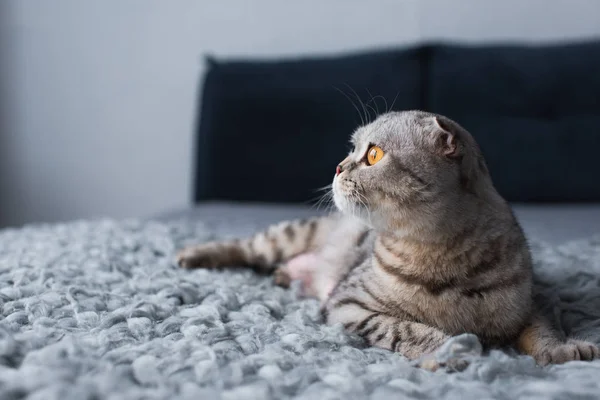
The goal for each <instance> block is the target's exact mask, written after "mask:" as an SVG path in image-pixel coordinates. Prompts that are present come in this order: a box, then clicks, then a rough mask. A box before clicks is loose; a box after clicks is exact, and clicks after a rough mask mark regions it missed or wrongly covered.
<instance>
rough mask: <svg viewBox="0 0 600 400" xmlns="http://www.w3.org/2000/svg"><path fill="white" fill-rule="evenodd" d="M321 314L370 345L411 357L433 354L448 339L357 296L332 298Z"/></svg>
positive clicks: (441, 333)
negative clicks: (340, 324) (381, 309)
mask: <svg viewBox="0 0 600 400" xmlns="http://www.w3.org/2000/svg"><path fill="white" fill-rule="evenodd" d="M324 315H325V318H326V319H327V322H328V323H329V324H333V323H338V322H341V323H342V324H343V326H344V328H345V329H346V330H348V331H350V332H353V333H356V334H357V335H359V336H361V337H363V338H364V339H365V340H366V341H367V342H368V343H369V344H370V345H371V346H375V347H380V348H383V349H387V350H391V351H395V352H398V353H400V354H402V355H403V356H405V357H406V358H408V359H410V360H416V359H418V358H420V357H421V356H423V355H425V354H430V353H433V352H434V351H436V350H437V349H438V348H440V347H441V346H442V345H443V344H444V343H445V342H446V341H447V340H448V339H449V338H450V336H449V335H447V334H446V333H444V332H443V331H441V330H440V329H438V328H436V327H433V326H430V325H426V324H422V323H420V322H414V321H410V320H409V319H408V318H406V319H405V318H401V317H398V316H393V315H389V314H387V313H385V312H382V311H379V310H377V307H374V306H373V305H371V304H368V303H367V302H365V301H362V300H361V299H359V298H350V297H346V298H342V299H340V300H336V299H333V301H332V302H330V303H329V304H328V305H327V307H326V308H325V310H324Z"/></svg>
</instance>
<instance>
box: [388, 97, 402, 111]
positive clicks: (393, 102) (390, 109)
mask: <svg viewBox="0 0 600 400" xmlns="http://www.w3.org/2000/svg"><path fill="white" fill-rule="evenodd" d="M399 94H400V92H398V93H396V97H394V101H392V105H391V106H390V108H389V109H388V110H387V111H386V112H390V111H394V104H396V100H398V95H399Z"/></svg>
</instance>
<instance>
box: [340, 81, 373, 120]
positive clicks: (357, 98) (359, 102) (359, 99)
mask: <svg viewBox="0 0 600 400" xmlns="http://www.w3.org/2000/svg"><path fill="white" fill-rule="evenodd" d="M344 85H346V86H347V87H348V89H350V90H351V91H352V93H354V96H355V97H356V100H358V104H360V105H361V107H362V109H363V112H364V113H365V118H366V121H367V123H370V122H371V121H369V116H368V114H367V108H366V107H365V103H364V102H363V101H362V99H361V98H360V96H359V95H358V93H356V90H354V89H353V88H352V86H350V85H348V84H347V83H344Z"/></svg>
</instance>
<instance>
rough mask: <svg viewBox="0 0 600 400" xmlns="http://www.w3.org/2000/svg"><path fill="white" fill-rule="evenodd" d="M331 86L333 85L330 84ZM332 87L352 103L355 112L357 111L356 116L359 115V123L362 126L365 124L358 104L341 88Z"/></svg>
mask: <svg viewBox="0 0 600 400" xmlns="http://www.w3.org/2000/svg"><path fill="white" fill-rule="evenodd" d="M332 86H333V85H332ZM333 88H334V89H335V90H337V91H338V92H340V93H341V94H342V95H343V96H344V97H345V98H347V99H348V101H349V102H350V104H352V107H354V109H355V110H356V112H357V113H358V116H359V117H360V124H361V125H362V126H364V125H366V123H365V120H364V118H363V115H362V114H361V112H360V110H359V109H358V106H357V105H356V104H354V101H352V99H351V98H350V96H348V95H347V94H346V93H345V92H344V91H343V90H341V89H339V88H338V87H336V86H333Z"/></svg>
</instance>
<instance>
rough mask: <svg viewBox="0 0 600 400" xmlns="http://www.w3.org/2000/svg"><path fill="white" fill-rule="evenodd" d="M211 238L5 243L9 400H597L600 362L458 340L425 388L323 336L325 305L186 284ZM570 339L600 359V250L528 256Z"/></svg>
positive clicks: (266, 292)
mask: <svg viewBox="0 0 600 400" xmlns="http://www.w3.org/2000/svg"><path fill="white" fill-rule="evenodd" d="M214 229H215V227H211V228H209V227H207V226H203V225H202V224H194V225H191V224H190V225H186V224H184V223H179V222H173V223H168V224H161V223H152V222H135V221H126V222H114V221H98V222H75V223H70V224H63V225H43V226H31V227H25V228H23V229H16V230H4V231H0V307H1V308H0V310H1V313H0V399H18V398H24V397H30V398H34V399H43V400H50V399H71V398H72V399H100V398H102V399H104V398H107V399H113V398H114V399H117V398H123V399H125V398H126V399H138V398H139V399H141V398H144V399H173V398H182V399H212V398H215V399H216V398H222V399H269V398H277V399H280V398H292V397H295V398H304V399H317V398H318V399H337V398H344V399H354V398H367V397H368V398H374V399H385V398H417V399H441V398H461V399H484V398H503V399H516V398H519V397H526V398H544V399H545V398H556V399H566V398H577V399H588V398H589V399H592V398H598V397H600V361H595V362H591V363H589V362H571V363H568V364H565V365H560V366H550V367H545V368H540V367H537V366H536V365H535V363H534V362H533V360H532V359H531V358H529V357H525V356H517V355H516V354H515V353H514V352H510V351H509V352H503V351H499V350H494V351H492V352H491V353H490V354H482V353H481V347H480V345H479V343H478V342H477V340H476V338H474V337H473V336H471V335H463V336H460V337H457V338H454V339H452V340H451V341H450V342H449V343H448V344H447V345H446V346H445V347H444V348H443V349H442V350H440V352H439V355H438V356H439V358H440V359H441V360H443V358H444V357H449V356H456V355H458V354H461V355H462V356H464V357H466V358H468V359H469V360H470V365H469V367H468V368H467V369H466V370H464V371H462V372H455V373H448V372H447V371H446V370H444V369H440V370H438V371H436V372H429V371H425V370H422V369H418V368H415V367H414V366H413V365H412V364H411V363H409V362H408V361H407V360H406V359H404V358H403V357H401V356H400V355H398V354H394V353H391V352H388V351H384V350H380V349H375V348H367V347H365V346H364V345H363V343H362V342H361V341H360V340H359V339H358V338H357V337H353V336H351V335H348V334H346V333H344V332H343V330H342V328H341V327H340V326H324V325H322V324H321V323H320V321H319V313H318V304H317V303H316V301H314V300H306V299H299V298H298V297H297V295H296V292H295V291H294V290H291V291H290V290H289V291H286V290H283V289H281V288H278V287H275V286H273V285H272V283H271V281H270V279H269V278H268V277H264V276H258V275H256V274H254V273H252V272H251V271H239V270H236V271H204V270H196V271H191V272H190V271H184V270H180V269H178V268H177V267H176V265H175V264H174V262H173V255H174V252H175V250H176V248H178V247H180V246H183V245H184V244H185V243H187V242H192V241H194V242H195V241H202V240H208V239H209V238H211V235H212V234H211V232H215V230H214ZM532 249H533V252H534V257H535V260H536V263H535V267H536V271H537V272H538V274H539V276H540V281H541V283H542V285H543V286H545V287H546V288H547V289H548V292H549V293H550V294H552V295H553V296H554V300H555V301H557V302H558V303H559V305H560V307H561V311H560V312H558V311H557V317H558V319H559V320H560V322H561V324H562V326H563V328H564V329H565V330H566V331H568V332H571V333H573V334H577V335H579V336H581V337H584V338H587V339H589V340H592V341H594V342H596V343H600V239H599V238H596V239H590V240H587V241H580V242H573V243H569V244H565V245H563V246H561V247H558V248H550V247H548V246H545V245H543V244H540V243H535V242H534V243H533V244H532Z"/></svg>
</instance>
